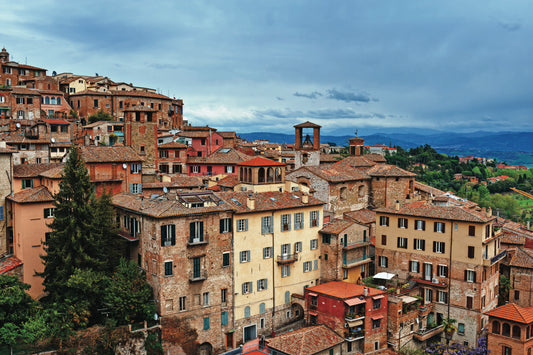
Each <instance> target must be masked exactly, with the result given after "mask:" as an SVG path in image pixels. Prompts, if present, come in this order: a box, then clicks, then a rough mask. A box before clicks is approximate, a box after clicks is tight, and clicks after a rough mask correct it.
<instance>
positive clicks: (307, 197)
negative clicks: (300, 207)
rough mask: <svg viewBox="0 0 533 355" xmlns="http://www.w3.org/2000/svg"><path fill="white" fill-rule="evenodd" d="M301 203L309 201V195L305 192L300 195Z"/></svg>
mask: <svg viewBox="0 0 533 355" xmlns="http://www.w3.org/2000/svg"><path fill="white" fill-rule="evenodd" d="M302 203H303V204H308V203H309V195H307V194H303V195H302Z"/></svg>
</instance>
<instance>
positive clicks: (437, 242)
mask: <svg viewBox="0 0 533 355" xmlns="http://www.w3.org/2000/svg"><path fill="white" fill-rule="evenodd" d="M495 219H496V218H495V217H492V215H491V212H490V211H482V212H477V211H474V210H470V209H466V208H462V207H457V206H435V205H431V204H426V203H425V202H423V201H419V202H415V203H411V204H406V205H404V206H400V205H399V203H398V204H396V206H395V207H393V208H391V207H388V208H378V209H376V223H377V225H376V264H377V265H376V271H377V272H382V271H386V272H390V273H393V274H397V275H398V279H399V280H400V282H402V283H405V282H410V283H415V284H416V285H419V286H420V296H421V297H423V299H424V304H431V303H433V302H436V304H435V307H434V313H430V314H428V318H429V317H431V318H432V322H435V323H437V325H438V324H441V323H442V321H443V320H444V319H445V318H454V319H457V322H458V332H457V333H456V334H455V335H454V337H453V341H457V342H460V343H465V342H466V343H468V344H471V345H473V344H476V340H477V339H478V337H479V335H480V332H481V330H482V329H483V328H484V327H485V326H486V324H487V317H486V316H484V315H483V312H486V311H488V310H490V309H492V308H494V307H496V305H497V303H498V278H499V262H500V260H501V259H502V258H504V257H505V251H504V252H500V249H499V237H500V234H499V233H497V232H495V231H494V229H493V224H494V222H495Z"/></svg>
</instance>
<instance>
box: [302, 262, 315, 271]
mask: <svg viewBox="0 0 533 355" xmlns="http://www.w3.org/2000/svg"><path fill="white" fill-rule="evenodd" d="M312 270H313V263H312V262H311V261H304V272H309V271H312Z"/></svg>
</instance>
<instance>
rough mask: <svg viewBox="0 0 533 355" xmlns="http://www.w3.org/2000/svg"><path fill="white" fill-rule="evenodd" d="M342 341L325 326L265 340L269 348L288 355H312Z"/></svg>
mask: <svg viewBox="0 0 533 355" xmlns="http://www.w3.org/2000/svg"><path fill="white" fill-rule="evenodd" d="M343 341H344V339H343V338H342V337H341V336H339V335H338V334H337V333H335V332H334V331H333V330H331V329H329V328H328V327H326V326H325V325H323V324H321V325H315V326H312V327H305V328H300V329H297V330H293V331H291V332H287V333H285V334H281V335H278V336H277V337H275V338H271V339H268V340H267V345H268V347H269V348H272V349H275V350H279V351H282V352H283V353H286V354H290V355H312V354H317V353H320V352H323V351H325V350H327V349H329V348H332V347H334V346H335V345H338V344H342V342H343Z"/></svg>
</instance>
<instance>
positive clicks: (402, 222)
mask: <svg viewBox="0 0 533 355" xmlns="http://www.w3.org/2000/svg"><path fill="white" fill-rule="evenodd" d="M408 223H409V222H408V221H407V218H403V217H400V218H398V224H399V225H400V226H399V227H400V228H402V229H405V228H407V225H408Z"/></svg>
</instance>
